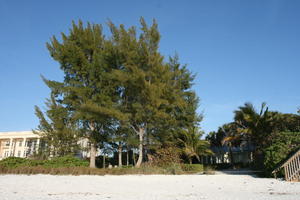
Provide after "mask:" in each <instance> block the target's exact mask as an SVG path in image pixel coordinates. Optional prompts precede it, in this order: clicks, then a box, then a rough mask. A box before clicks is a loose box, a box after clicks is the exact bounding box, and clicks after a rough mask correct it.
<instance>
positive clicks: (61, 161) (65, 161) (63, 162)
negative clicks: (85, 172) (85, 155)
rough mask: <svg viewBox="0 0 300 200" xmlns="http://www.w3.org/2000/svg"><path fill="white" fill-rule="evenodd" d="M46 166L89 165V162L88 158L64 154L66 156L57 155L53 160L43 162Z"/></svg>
mask: <svg viewBox="0 0 300 200" xmlns="http://www.w3.org/2000/svg"><path fill="white" fill-rule="evenodd" d="M43 166H44V167H51V168H57V167H87V166H89V162H88V161H86V160H82V159H79V158H76V157H74V156H64V157H57V158H53V159H51V160H45V161H44V162H43Z"/></svg>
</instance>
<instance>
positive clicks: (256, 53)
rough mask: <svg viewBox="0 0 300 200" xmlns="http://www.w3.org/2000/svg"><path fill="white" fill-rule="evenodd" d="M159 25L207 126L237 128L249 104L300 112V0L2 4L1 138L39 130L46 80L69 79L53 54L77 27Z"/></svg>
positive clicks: (1, 0)
mask: <svg viewBox="0 0 300 200" xmlns="http://www.w3.org/2000/svg"><path fill="white" fill-rule="evenodd" d="M140 16H144V17H145V19H146V20H147V21H148V22H150V21H151V19H152V18H155V19H157V21H158V24H159V29H160V31H161V35H162V39H161V45H160V50H161V52H162V53H163V54H164V55H166V56H167V55H173V54H174V53H175V52H177V53H178V54H179V56H180V59H181V62H182V63H186V64H188V66H189V68H190V69H191V70H192V71H193V72H195V73H197V79H196V80H195V85H194V89H195V90H196V92H197V94H198V96H199V97H200V99H201V105H200V107H199V112H203V113H204V120H203V122H202V123H201V127H202V128H203V129H204V130H205V131H206V132H208V131H211V130H216V129H217V128H218V126H220V125H222V124H223V123H226V122H230V121H231V120H232V117H233V110H234V109H236V108H237V107H238V106H240V105H242V104H243V103H244V102H246V101H250V102H252V103H254V104H255V105H256V106H257V107H258V106H259V105H260V103H261V102H263V101H265V102H267V104H268V105H269V108H270V109H271V110H278V111H280V112H285V113H296V110H297V107H299V106H300V93H299V92H300V91H299V86H300V84H299V83H300V79H299V77H300V1H297V0H289V1H285V0H281V1H279V0H248V1H241V0H236V1H233V0H227V1H224V0H219V1H214V0H206V1H200V0H194V1H192V0H189V1H183V0H182V1H179V0H178V1H176V0H161V1H159V0H156V1H155V0H152V1H148V0H144V1H143V0H135V1H131V0H127V1H123V0H120V1H113V0H112V1H105V0H103V1H101V0H97V1H90V0H85V1H74V0H51V1H40V0H36V1H30V0H26V1H17V0H0V28H1V29H0V92H1V93H0V131H21V130H31V129H33V128H35V127H36V126H37V124H38V120H37V118H36V116H35V115H34V105H38V106H40V107H42V108H43V107H44V100H45V98H46V97H48V95H49V89H48V88H47V87H46V86H45V85H44V83H43V82H42V80H41V78H40V75H44V76H45V77H46V78H49V79H55V80H59V79H61V77H62V73H61V72H60V70H59V66H58V64H57V63H56V62H54V61H53V60H52V59H51V57H50V56H49V53H48V51H47V49H46V47H45V43H46V42H47V41H49V38H50V37H51V36H52V35H57V36H58V35H59V33H60V32H67V31H68V29H69V27H70V24H71V21H72V20H78V19H82V20H83V21H85V22H86V21H90V22H93V23H101V24H104V23H105V22H106V21H107V19H111V20H112V21H113V22H114V23H116V24H120V23H123V24H125V25H127V26H130V25H138V21H139V17H140Z"/></svg>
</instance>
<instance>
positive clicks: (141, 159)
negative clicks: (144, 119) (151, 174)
mask: <svg viewBox="0 0 300 200" xmlns="http://www.w3.org/2000/svg"><path fill="white" fill-rule="evenodd" d="M144 134H145V129H144V128H139V132H138V135H139V140H140V144H139V158H138V161H137V163H136V165H135V166H136V167H140V166H141V164H142V162H143V142H144Z"/></svg>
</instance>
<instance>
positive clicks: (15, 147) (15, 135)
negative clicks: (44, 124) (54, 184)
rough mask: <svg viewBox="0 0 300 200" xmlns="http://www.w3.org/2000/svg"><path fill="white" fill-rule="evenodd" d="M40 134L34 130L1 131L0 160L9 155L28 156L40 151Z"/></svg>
mask: <svg viewBox="0 0 300 200" xmlns="http://www.w3.org/2000/svg"><path fill="white" fill-rule="evenodd" d="M39 144H40V136H39V135H37V134H34V133H33V132H32V131H20V132H0V160H2V159H4V158H7V157H11V156H13V157H20V158H26V157H28V156H30V155H33V154H34V153H35V152H37V151H38V148H39V146H40V145H39Z"/></svg>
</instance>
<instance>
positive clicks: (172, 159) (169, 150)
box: [150, 146, 181, 167]
mask: <svg viewBox="0 0 300 200" xmlns="http://www.w3.org/2000/svg"><path fill="white" fill-rule="evenodd" d="M180 162H181V159H180V150H179V149H178V148H177V147H174V146H169V147H164V148H159V149H157V150H156V152H155V154H154V155H153V159H152V160H151V161H150V163H151V164H152V165H153V166H159V167H169V166H173V165H174V164H179V163H180Z"/></svg>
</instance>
